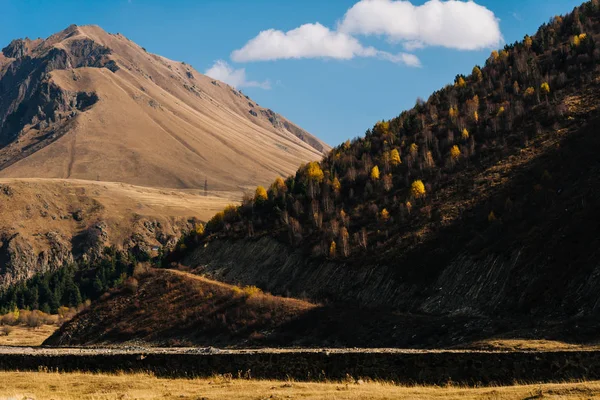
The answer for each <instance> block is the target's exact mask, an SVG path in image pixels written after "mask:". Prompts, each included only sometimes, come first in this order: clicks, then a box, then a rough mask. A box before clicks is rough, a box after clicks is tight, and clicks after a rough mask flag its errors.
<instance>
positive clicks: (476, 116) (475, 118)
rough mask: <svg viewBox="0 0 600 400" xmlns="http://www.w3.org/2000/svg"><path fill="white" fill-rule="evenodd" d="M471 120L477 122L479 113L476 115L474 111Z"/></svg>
mask: <svg viewBox="0 0 600 400" xmlns="http://www.w3.org/2000/svg"><path fill="white" fill-rule="evenodd" d="M473 120H474V121H475V122H479V113H478V112H477V111H475V112H474V113H473Z"/></svg>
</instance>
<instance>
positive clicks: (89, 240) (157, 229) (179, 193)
mask: <svg viewBox="0 0 600 400" xmlns="http://www.w3.org/2000/svg"><path fill="white" fill-rule="evenodd" d="M235 201H238V198H237V197H231V193H229V192H209V193H208V196H204V192H203V191H201V190H192V189H190V190H173V189H160V188H147V187H140V186H133V185H129V184H124V183H111V182H92V181H80V180H74V179H70V180H62V179H37V178H33V179H0V290H1V289H2V288H4V287H5V286H6V285H9V284H11V283H15V282H17V281H19V280H22V279H25V278H29V277H31V276H33V275H34V274H36V273H38V272H44V271H48V270H54V269H56V268H58V267H61V266H63V265H64V264H70V263H73V262H74V261H77V260H79V259H81V258H88V259H89V258H90V257H92V258H93V257H95V256H97V255H99V254H100V253H101V251H102V250H103V248H104V247H105V246H112V245H114V246H116V247H117V248H124V249H126V250H132V251H139V250H143V251H149V250H151V248H152V247H164V248H170V247H172V246H174V245H175V243H176V242H177V240H178V239H179V236H180V235H181V234H182V232H184V231H187V230H190V229H193V228H194V225H195V221H198V220H202V221H204V220H206V219H208V218H209V216H210V215H211V214H213V213H214V212H215V211H216V210H218V209H220V208H223V207H224V206H225V205H227V204H230V203H232V202H235ZM136 249H137V250H136Z"/></svg>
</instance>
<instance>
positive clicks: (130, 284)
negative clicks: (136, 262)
mask: <svg viewBox="0 0 600 400" xmlns="http://www.w3.org/2000/svg"><path fill="white" fill-rule="evenodd" d="M138 287H139V282H138V280H137V279H135V278H134V277H133V276H130V277H129V278H127V280H126V281H125V289H126V290H127V291H128V292H129V293H137V291H138Z"/></svg>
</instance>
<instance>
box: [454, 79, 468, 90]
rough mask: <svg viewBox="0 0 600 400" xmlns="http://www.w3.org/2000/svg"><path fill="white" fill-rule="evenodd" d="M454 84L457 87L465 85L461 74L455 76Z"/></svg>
mask: <svg viewBox="0 0 600 400" xmlns="http://www.w3.org/2000/svg"><path fill="white" fill-rule="evenodd" d="M454 85H455V86H456V87H459V88H464V87H466V86H467V82H466V81H465V79H464V78H463V77H462V76H459V77H458V78H456V82H455V83H454Z"/></svg>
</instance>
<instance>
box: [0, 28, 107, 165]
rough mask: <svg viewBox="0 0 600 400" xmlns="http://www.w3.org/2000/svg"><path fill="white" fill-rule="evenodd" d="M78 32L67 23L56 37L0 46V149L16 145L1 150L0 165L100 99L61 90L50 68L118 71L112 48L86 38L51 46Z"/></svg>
mask: <svg viewBox="0 0 600 400" xmlns="http://www.w3.org/2000/svg"><path fill="white" fill-rule="evenodd" d="M76 33H77V27H76V26H71V27H69V28H68V29H67V30H65V31H64V32H62V33H61V37H60V38H59V37H51V38H49V39H48V40H47V41H41V40H37V41H31V40H29V39H17V40H14V41H12V42H11V43H10V44H9V45H8V46H7V47H5V48H4V49H2V53H3V57H4V59H5V60H7V62H6V65H5V66H3V67H2V65H0V67H1V68H0V148H1V147H5V146H7V145H9V144H11V143H12V144H14V146H13V147H14V149H11V148H10V147H9V148H7V149H4V151H3V157H2V159H0V169H2V168H5V167H7V166H8V165H11V164H13V163H15V162H17V161H18V160H20V159H22V158H25V157H27V156H28V155H29V154H32V153H33V152H35V151H37V150H39V149H40V148H42V147H44V146H45V145H47V144H48V143H50V142H52V141H55V140H56V139H58V138H59V137H60V136H61V135H62V134H63V133H64V132H65V130H64V129H63V128H64V127H65V125H66V124H68V123H69V122H70V120H71V119H72V118H73V117H75V116H76V115H77V114H78V113H79V112H81V111H85V110H86V109H88V108H89V107H91V106H92V105H93V104H94V103H96V102H97V101H98V96H97V95H96V94H95V93H93V92H91V93H87V92H70V91H68V90H64V89H62V88H60V87H59V86H58V85H56V84H55V83H54V82H53V81H52V79H51V76H50V73H51V72H52V71H55V70H64V69H74V68H81V67H94V68H103V67H106V68H109V69H110V70H112V71H116V70H118V66H117V65H116V64H115V62H114V61H112V60H111V59H110V58H109V56H110V54H111V50H110V49H108V48H107V47H104V46H102V45H99V44H97V43H95V42H94V41H92V40H90V39H88V38H84V39H77V40H75V39H74V40H72V41H70V42H69V46H68V47H64V46H63V47H54V46H52V45H51V44H52V43H54V42H55V41H57V40H59V39H60V40H64V39H66V38H68V37H69V36H73V35H75V34H76ZM63 36H64V37H63ZM74 79H76V77H75V76H74ZM21 136H28V137H27V141H28V142H29V144H28V145H27V146H25V147H23V146H18V144H19V143H18V142H19V138H20V137H21ZM15 141H16V142H17V143H14V142H15ZM11 150H12V151H11Z"/></svg>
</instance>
